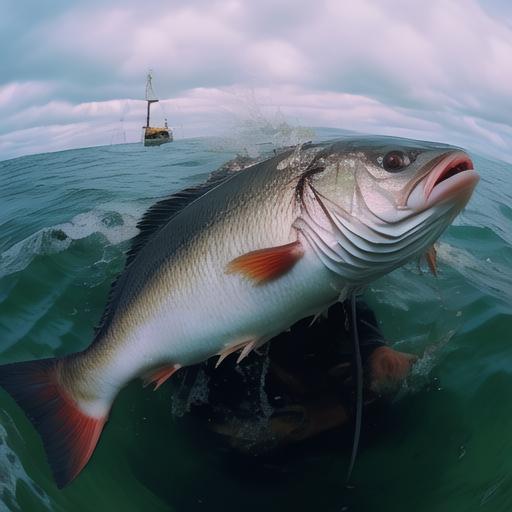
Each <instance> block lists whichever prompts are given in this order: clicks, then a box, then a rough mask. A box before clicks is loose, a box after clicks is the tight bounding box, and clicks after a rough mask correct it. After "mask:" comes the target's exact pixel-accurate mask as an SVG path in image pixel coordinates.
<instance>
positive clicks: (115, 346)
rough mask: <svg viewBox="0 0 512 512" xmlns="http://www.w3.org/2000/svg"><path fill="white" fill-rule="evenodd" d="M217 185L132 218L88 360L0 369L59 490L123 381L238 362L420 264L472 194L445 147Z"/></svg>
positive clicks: (349, 147)
mask: <svg viewBox="0 0 512 512" xmlns="http://www.w3.org/2000/svg"><path fill="white" fill-rule="evenodd" d="M228 174H229V173H226V172H225V173H221V174H220V175H218V176H213V178H212V179H211V180H210V183H209V184H208V185H207V186H205V188H204V190H201V189H199V192H201V193H202V192H206V193H203V194H202V195H201V194H196V195H200V197H199V198H198V199H196V200H194V201H191V198H190V196H189V195H187V193H185V194H182V195H181V196H180V195H179V194H178V196H174V199H173V201H165V200H164V201H161V202H159V203H157V204H156V205H155V206H153V207H152V208H151V209H150V210H149V211H148V212H147V213H146V215H145V217H144V218H143V220H142V222H141V223H140V227H141V229H142V231H141V234H140V235H139V236H138V237H137V238H136V239H135V242H134V246H133V250H132V252H131V254H130V255H129V257H128V263H127V266H126V268H125V270H124V272H123V273H122V274H121V276H120V277H119V279H118V280H117V283H116V284H115V286H114V287H113V291H112V294H111V298H110V301H109V304H108V306H107V308H106V311H105V313H104V316H103V320H102V322H101V325H100V327H99V329H98V331H97V333H96V336H95V338H94V340H93V342H92V343H91V345H90V346H89V347H88V348H87V349H85V350H84V351H82V352H79V353H75V354H71V355H69V356H66V357H63V358H58V359H44V360H39V361H31V362H22V363H14V364H8V365H4V366H2V367H0V384H1V385H2V386H3V387H4V388H5V389H6V390H7V391H8V392H9V393H10V394H11V395H12V396H13V397H14V399H15V400H16V401H17V402H18V404H19V405H20V406H21V407H22V408H23V409H24V410H25V412H26V414H27V416H28V417H29V418H30V420H31V421H32V423H33V424H34V425H35V427H36V428H37V429H38V431H39V433H40V435H41V437H42V439H43V442H44V445H45V449H46V453H47V456H48V460H49V463H50V466H51V467H52V470H53V473H54V476H55V479H56V482H57V485H58V486H59V487H62V486H64V485H65V484H67V483H68V482H69V481H71V480H72V479H73V478H75V477H76V476H77V475H78V473H79V472H80V471H81V470H82V468H83V467H84V466H85V464H86V463H87V461H88V460H89V458H90V457H91V455H92V453H93V451H94V448H95V446H96V443H97V441H98V438H99V436H100V434H101V431H102V429H103V427H104V424H105V422H106V420H107V418H108V414H109V410H110V407H111V405H112V402H113V400H114V398H115V397H116V395H117V393H118V392H119V390H120V389H121V388H122V387H123V386H124V385H125V384H126V383H127V382H128V381H130V380H131V379H133V378H134V377H141V378H143V379H145V380H146V381H148V382H154V383H155V384H156V386H159V385H160V384H161V383H162V382H164V381H165V380H166V379H167V378H168V377H169V376H170V375H172V373H173V372H174V371H176V370H177V369H178V368H180V367H182V366H186V365H191V364H195V363H198V362H200V361H203V360H205V359H207V358H209V357H212V356H215V355H217V356H219V360H222V358H224V357H225V356H226V355H228V354H230V353H233V352H235V351H240V357H239V360H241V359H243V357H244V356H245V355H247V354H248V353H249V352H250V351H251V350H253V349H254V348H256V347H258V346H260V345H262V344H263V343H265V342H266V341H268V340H270V339H271V338H272V337H273V336H275V335H277V334H278V333H280V332H282V331H284V330H286V329H287V328H289V327H290V326H291V325H292V324H294V323H295V322H296V321H298V320H299V319H301V318H304V317H306V316H309V315H313V314H319V313H320V312H322V311H323V310H325V309H326V308H328V307H329V306H330V305H332V304H333V303H335V302H336V301H338V300H343V299H344V298H345V297H347V295H348V294H350V293H352V292H353V291H355V290H357V289H360V288H361V287H364V286H365V285H367V284H368V283H370V282H371V281H373V280H374V279H376V278H378V277H379V276H382V275H383V274H386V273H388V272H390V271H392V270H393V269H395V268H397V267H399V266H401V265H403V264H404V263H405V262H407V261H408V260H411V259H412V258H415V257H418V256H419V255H421V254H423V253H425V252H426V251H427V250H428V248H429V247H431V246H432V244H433V242H434V241H435V240H436V239H437V238H438V237H439V235H440V234H441V233H442V232H443V230H444V229H445V228H446V227H447V226H448V225H449V224H450V222H451V221H452V220H453V218H454V217H455V216H456V215H457V214H458V213H459V212H460V211H461V209H462V208H463V207H464V205H465V204H466V203H467V201H468V199H469V197H470V195H471V193H472V191H473V189H474V187H475V185H476V183H477V181H478V174H477V173H476V172H475V171H474V170H473V165H472V162H471V160H470V158H469V157H468V155H467V154H466V153H464V152H463V151H461V150H459V149H456V148H453V147H451V146H445V145H439V144H433V143H425V142H418V141H410V140H406V139H395V138H389V137H377V138H353V139H350V140H348V139H347V140H342V141H337V142H332V143H324V144H317V145H313V144H309V145H303V146H300V147H297V148H295V149H290V150H288V151H285V152H283V153H281V154H279V155H277V156H275V157H274V158H271V159H269V160H266V161H264V162H261V163H259V164H256V165H253V166H251V167H249V168H247V169H244V170H241V171H239V172H236V173H233V174H232V175H229V176H228ZM215 185H216V186H215ZM209 188H211V189H210V190H208V189H209ZM207 190H208V191H207ZM192 197H194V195H192ZM177 200H178V203H179V202H180V200H181V202H182V203H183V204H182V205H181V206H185V207H184V208H182V209H181V211H178V212H177V210H178V209H179V208H176V204H177V203H176V201H177ZM188 203H189V204H188Z"/></svg>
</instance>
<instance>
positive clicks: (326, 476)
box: [0, 131, 512, 512]
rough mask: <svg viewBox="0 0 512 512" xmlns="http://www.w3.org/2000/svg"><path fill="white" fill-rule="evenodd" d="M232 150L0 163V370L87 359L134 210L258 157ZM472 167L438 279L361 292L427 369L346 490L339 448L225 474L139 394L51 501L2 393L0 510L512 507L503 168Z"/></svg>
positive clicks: (114, 149) (186, 424)
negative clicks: (472, 188) (476, 180)
mask: <svg viewBox="0 0 512 512" xmlns="http://www.w3.org/2000/svg"><path fill="white" fill-rule="evenodd" d="M333 135H335V133H334V132H326V131H323V132H322V131H320V132H318V133H317V137H319V138H326V137H330V136H333ZM232 142H233V141H226V140H215V139H188V140H178V141H175V142H174V143H172V144H167V145H164V146H161V147H158V148H144V147H143V146H142V145H140V144H125V145H117V146H105V147H96V148H87V149H78V150H72V151H63V152H59V153H51V154H41V155H33V156H27V157H21V158H16V159H13V160H8V161H3V162H0V363H2V364H3V363H8V362H14V361H20V360H27V359H35V358H44V357H51V356H61V355H64V354H67V353H70V352H74V351H77V350H80V349H82V348H84V347H85V346H87V345H88V344H89V342H90V340H91V337H92V334H93V329H94V326H95V325H96V324H97V322H98V320H99V318H100V316H101V313H102V310H103V307H104V305H105V302H106V298H107V293H108V290H109V287H110V283H111V282H112V280H113V279H114V278H115V276H116V275H117V273H118V272H119V271H120V270H121V269H122V267H123V262H124V251H126V249H127V247H128V245H129V239H130V238H131V237H133V236H134V235H135V234H136V233H137V229H136V227H135V225H136V223H137V219H138V218H139V217H140V216H141V215H142V213H143V212H144V211H145V209H146V208H147V207H148V206H149V205H151V204H152V203H153V202H154V201H155V200H156V199H158V198H161V197H163V196H165V195H166V194H168V193H170V192H172V191H176V190H179V189H181V188H183V187H186V186H189V185H191V184H194V183H198V182H201V181H203V180H204V179H205V178H206V177H207V176H208V174H209V173H210V172H211V171H213V170H215V169H216V168H217V167H219V166H220V165H221V164H223V163H224V162H226V161H227V160H229V159H231V158H233V157H234V156H235V155H236V154H237V152H240V151H246V152H248V153H250V154H257V153H258V152H261V151H262V150H268V149H269V147H268V145H263V146H261V145H258V144H252V145H251V143H250V141H245V142H244V141H242V142H240V141H238V144H233V143H232ZM274 142H275V141H274ZM282 142H283V141H282V140H281V141H280V142H279V143H282ZM289 142H293V141H289ZM276 144H277V143H276ZM472 157H473V158H474V162H475V165H476V168H477V169H478V170H479V171H480V173H481V176H482V178H481V181H480V184H479V186H478V188H477V190H476V192H475V194H474V196H473V198H472V200H471V202H470V204H469V206H468V207H467V208H466V210H465V211H464V212H463V214H462V215H460V216H459V217H458V218H457V219H456V221H455V223H454V225H452V226H451V227H450V228H449V229H448V230H447V232H446V233H445V234H444V235H443V237H442V239H441V241H440V244H439V248H438V256H439V276H438V277H437V278H434V277H433V276H432V275H430V274H428V273H427V272H426V271H425V270H424V269H420V268H418V266H417V265H416V264H410V265H408V266H407V267H406V268H402V269H399V270H398V271H395V272H394V273H392V274H390V275H388V276H386V277H384V278H382V279H380V280H379V281H377V282H375V283H374V284H373V285H372V286H371V287H370V288H369V289H368V290H367V292H366V300H367V301H368V303H369V304H370V305H371V306H372V307H373V308H374V310H375V312H376V314H377V317H378V319H379V322H380V326H381V329H382V331H383V333H384V334H385V336H386V338H387V339H388V340H389V341H390V343H391V344H392V345H393V346H394V347H396V348H398V349H401V350H405V351H409V352H413V353H415V354H418V355H419V357H420V359H419V362H418V364H417V365H416V367H415V369H414V371H413V374H412V376H411V377H410V378H409V379H408V380H407V382H406V383H405V384H404V386H403V387H402V389H401V390H400V391H399V392H398V394H397V395H396V396H394V397H393V399H392V400H390V401H389V403H388V404H387V405H386V407H383V408H382V411H381V412H380V414H377V415H373V417H372V419H371V420H368V421H367V422H366V424H365V427H364V429H363V433H362V441H361V447H360V453H359V457H358V460H357V463H356V467H355V470H354V474H353V477H352V482H351V485H350V486H349V487H348V488H347V487H346V486H345V477H346V471H347V465H348V456H349V450H348V449H347V446H345V444H343V443H337V442H336V439H335V437H336V436H335V435H327V436H324V438H322V439H320V440H318V441H316V442H313V443H309V444H308V445H307V446H306V447H302V448H299V449H297V452H296V453H295V454H294V456H293V457H291V459H290V460H288V461H283V462H282V463H280V464H277V463H275V464H267V463H258V461H257V460H256V461H249V462H247V461H246V462H243V463H242V462H241V461H239V460H237V461H234V460H233V458H232V457H231V456H230V454H229V453H226V451H225V450H224V449H220V448H219V447H218V446H217V445H216V443H215V438H213V437H211V436H208V435H205V434H204V429H202V428H201V425H197V424H196V423H194V422H191V421H187V419H186V414H185V415H183V412H184V411H181V414H177V413H176V410H175V409H176V407H174V410H173V400H172V391H173V389H172V386H171V385H167V384H166V385H165V386H163V387H162V388H161V389H160V390H159V391H158V392H152V391H151V390H150V389H149V388H146V389H143V388H142V387H141V386H140V383H137V382H134V383H132V384H130V385H129V386H128V387H127V388H126V389H124V390H123V391H122V392H121V394H120V395H119V397H118V399H117V400H116V402H115V405H114V407H113V410H112V413H111V417H110V421H109V423H108V426H107V428H106V429H105V431H104V434H103V436H102V439H101V441H100V443H99V445H98V447H97V450H96V452H95V454H94V456H93V458H92V460H91V462H90V463H89V465H88V466H87V468H86V470H85V471H83V473H82V474H81V475H80V476H79V478H77V480H76V481H75V482H73V483H72V484H71V485H69V486H68V487H67V488H65V489H64V490H61V491H59V490H57V488H56V487H55V485H54V484H53V480H52V476H51V474H50V470H49V467H48V465H47V463H46V461H45V456H44V453H43V449H42V445H41V443H40V440H39V437H38V435H37V434H36V432H35V430H34V429H33V428H32V426H31V424H30V423H29V421H28V420H27V419H26V417H25V416H24V414H23V413H22V412H21V410H20V409H19V408H18V407H17V406H16V404H15V403H14V401H13V400H12V399H11V398H10V397H9V396H8V395H7V394H6V393H5V392H4V391H3V390H0V512H4V511H23V512H25V511H45V510H51V511H65V512H67V511H76V512H80V511H94V512H102V511H113V510H116V511H117V510H122V511H125V512H131V511H134V512H135V511H179V512H181V511H200V510H205V511H206V510H207V511H210V512H211V511H223V512H226V511H227V512H231V511H240V510H243V511H246V512H249V511H260V510H265V511H267V512H273V511H286V510H293V511H294V512H301V511H310V510H315V511H317V512H323V511H326V512H327V511H340V510H346V511H349V510H354V511H372V512H373V511H384V510H385V511H387V510H389V511H395V512H402V511H403V512H406V511H407V512H408V511H411V510H414V511H416V512H420V511H422V512H423V511H425V512H427V511H429V512H431V511H436V512H440V511H450V512H453V511H473V510H475V511H476V510H478V511H480V510H482V511H510V510H512V400H511V398H512V166H511V165H510V164H506V163H503V162H498V161H492V160H489V159H485V158H482V157H480V156H479V155H472ZM192 399H194V398H193V397H192ZM174 406H176V404H174Z"/></svg>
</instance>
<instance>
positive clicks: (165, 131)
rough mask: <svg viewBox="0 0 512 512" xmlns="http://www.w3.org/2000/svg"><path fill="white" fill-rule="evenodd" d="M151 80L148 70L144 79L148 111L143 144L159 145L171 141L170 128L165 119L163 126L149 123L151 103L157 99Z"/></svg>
mask: <svg viewBox="0 0 512 512" xmlns="http://www.w3.org/2000/svg"><path fill="white" fill-rule="evenodd" d="M152 80H153V76H152V75H151V71H150V72H149V73H148V77H147V80H146V101H147V102H148V113H147V118H146V126H143V128H144V146H160V145H161V144H166V143H167V142H172V141H173V134H172V129H171V128H169V126H167V119H166V120H165V122H164V126H163V127H157V126H151V125H150V121H149V114H150V110H151V103H157V102H158V101H159V100H158V98H157V97H156V95H155V93H154V91H153V85H152V83H151V81H152Z"/></svg>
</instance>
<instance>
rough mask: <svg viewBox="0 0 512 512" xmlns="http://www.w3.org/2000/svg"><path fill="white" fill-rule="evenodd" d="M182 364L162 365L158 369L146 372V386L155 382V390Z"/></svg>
mask: <svg viewBox="0 0 512 512" xmlns="http://www.w3.org/2000/svg"><path fill="white" fill-rule="evenodd" d="M180 368H181V366H180V365H179V364H171V365H167V366H160V367H159V368H157V369H156V370H151V371H150V372H148V373H146V375H145V376H144V377H143V379H144V387H146V386H149V385H150V384H155V388H154V389H153V391H156V390H157V389H158V388H159V387H160V386H161V385H162V384H163V383H164V382H165V381H166V380H167V379H168V378H169V377H171V375H172V374H173V373H174V372H176V371H177V370H179V369H180Z"/></svg>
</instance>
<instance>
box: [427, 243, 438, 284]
mask: <svg viewBox="0 0 512 512" xmlns="http://www.w3.org/2000/svg"><path fill="white" fill-rule="evenodd" d="M425 259H426V260H427V264H428V268H429V269H430V272H432V274H433V275H434V276H436V277H437V251H436V248H435V246H433V245H432V246H431V247H430V248H429V249H428V250H427V252H426V253H425Z"/></svg>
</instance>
